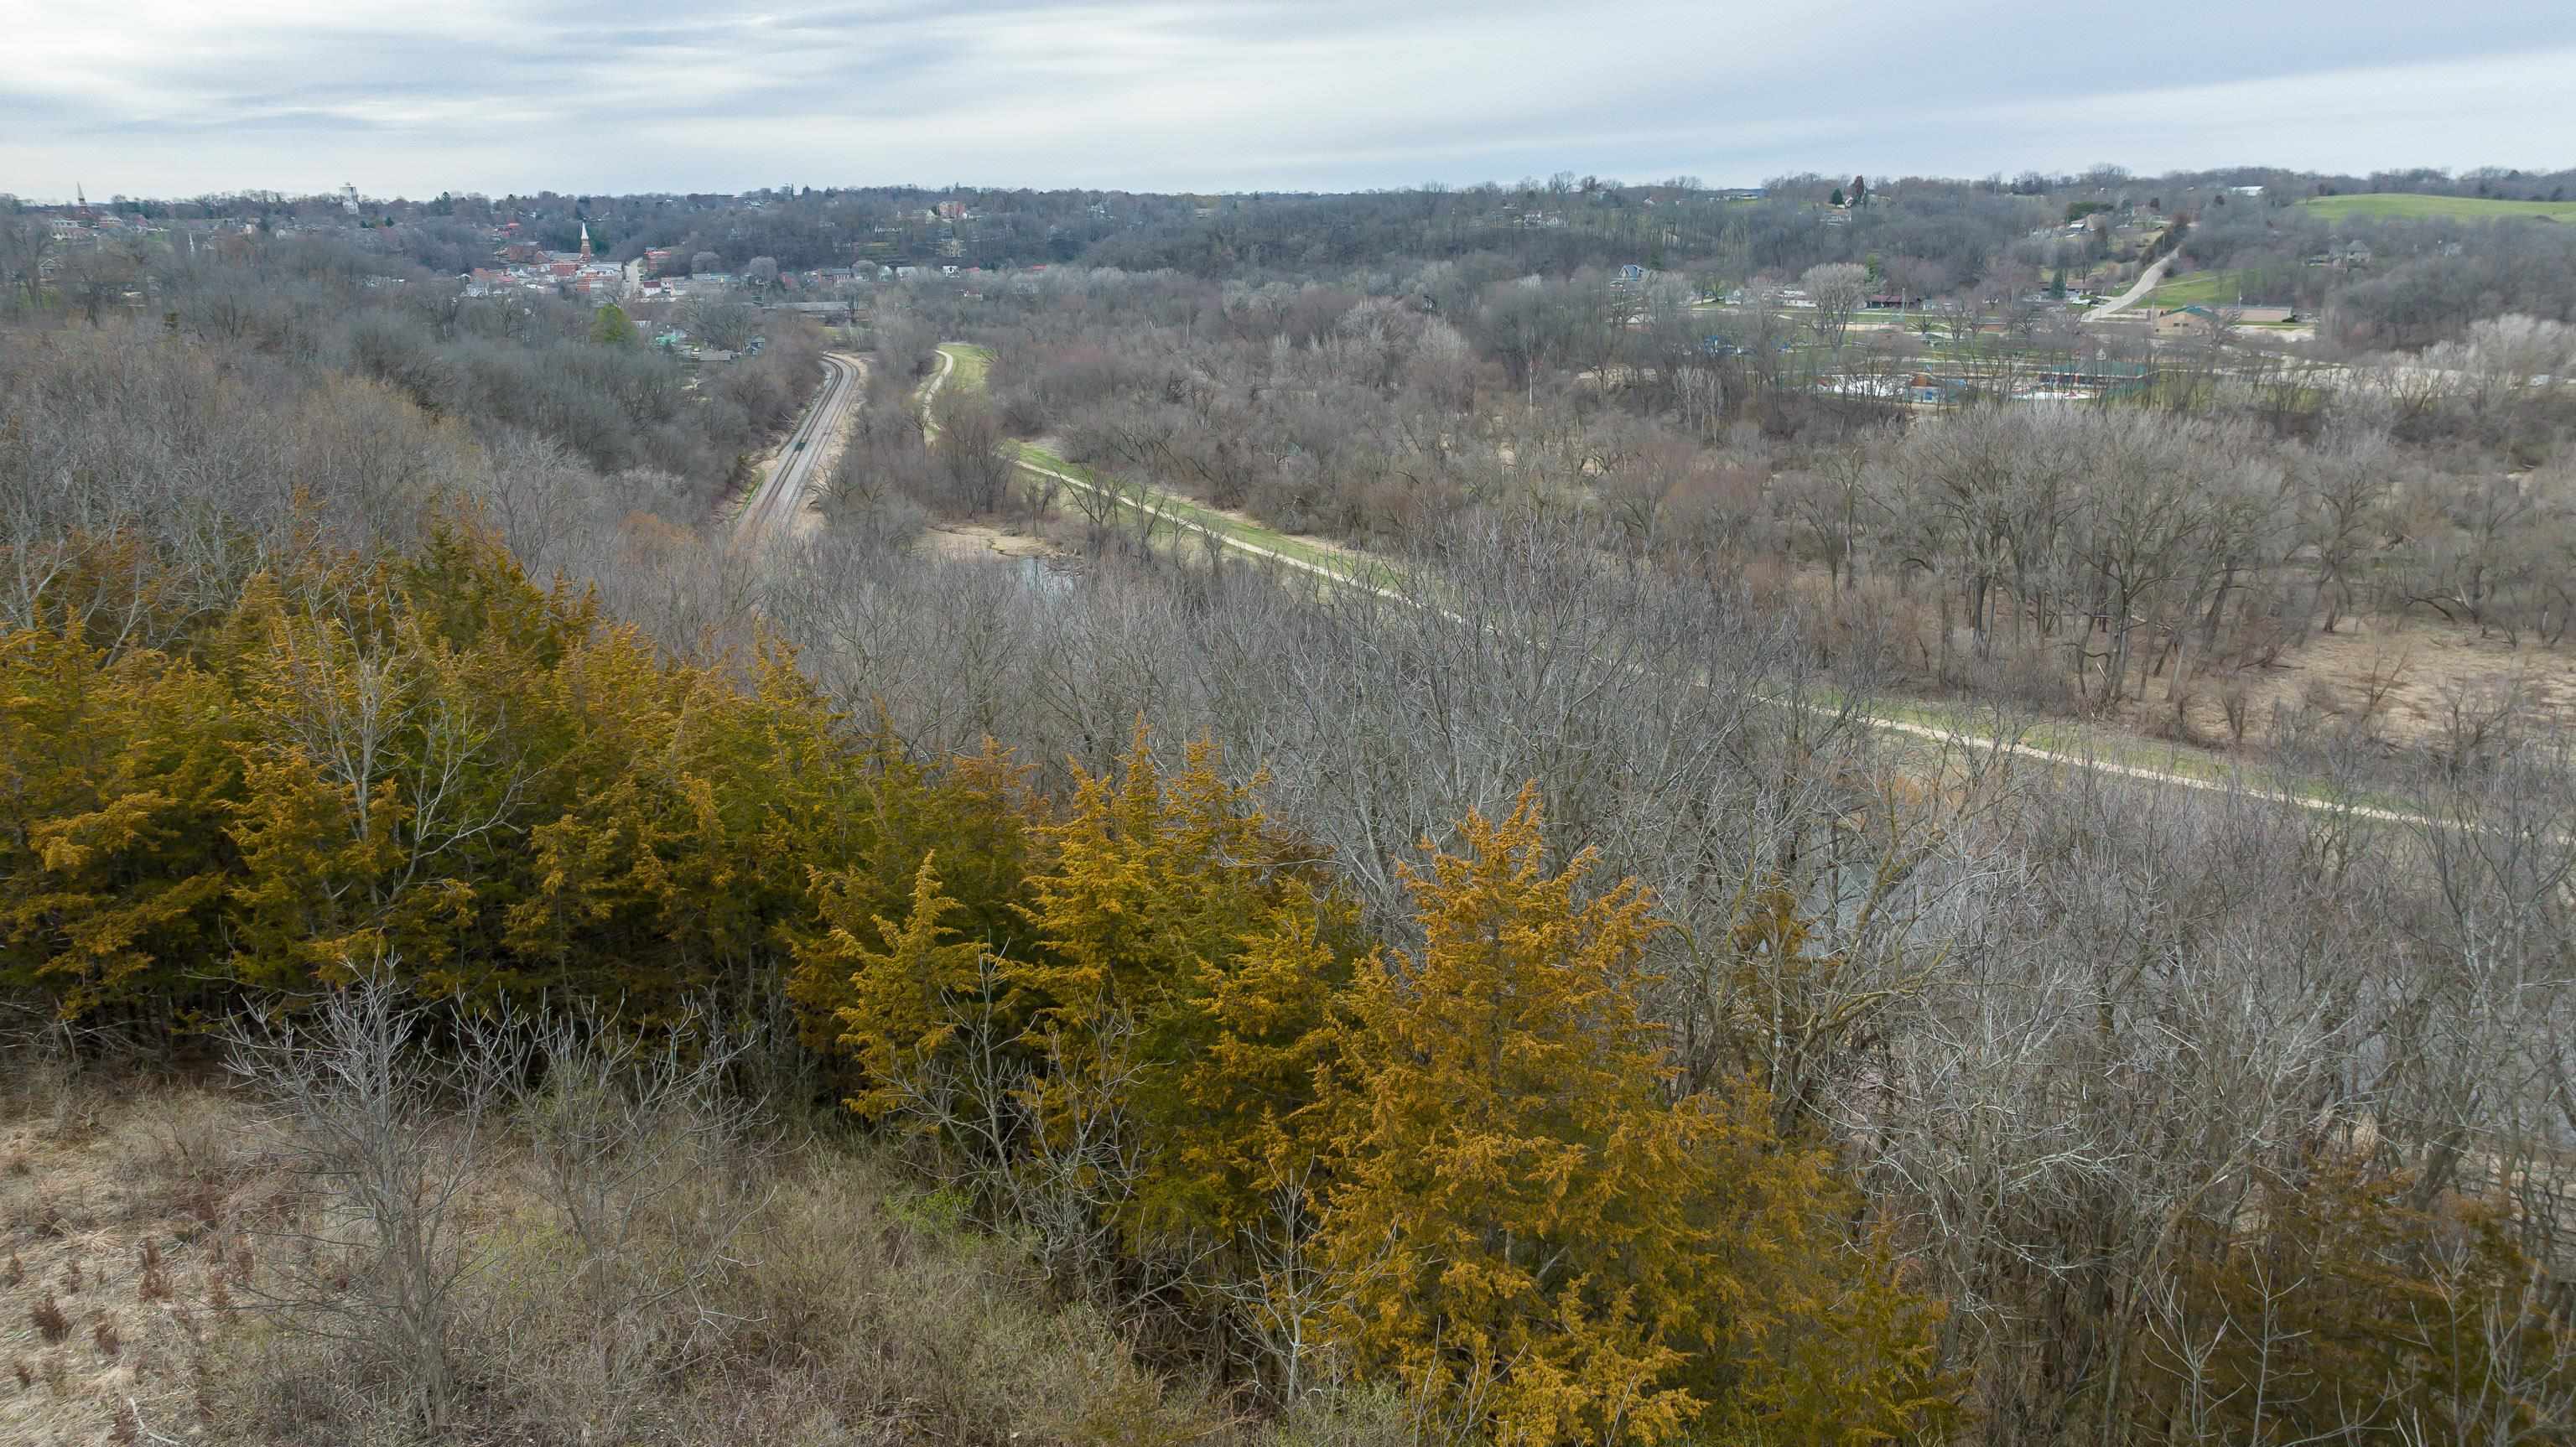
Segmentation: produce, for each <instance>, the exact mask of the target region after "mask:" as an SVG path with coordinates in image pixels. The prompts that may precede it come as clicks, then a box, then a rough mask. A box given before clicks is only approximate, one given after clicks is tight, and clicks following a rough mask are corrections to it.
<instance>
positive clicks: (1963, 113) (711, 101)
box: [0, 0, 2576, 196]
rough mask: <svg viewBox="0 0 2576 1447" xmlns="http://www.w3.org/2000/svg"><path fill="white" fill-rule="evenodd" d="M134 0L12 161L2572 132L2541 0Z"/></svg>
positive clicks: (2552, 161) (25, 74)
mask: <svg viewBox="0 0 2576 1447" xmlns="http://www.w3.org/2000/svg"><path fill="white" fill-rule="evenodd" d="M2086 8H2087V9H2088V10H2091V12H2092V13H2076V14H2052V13H2049V12H2046V11H2034V10H2032V9H2031V8H2030V7H2028V6H2026V5H2010V6H2007V5H2003V4H1999V3H1989V0H1961V3H1954V4H1952V5H1949V6H1939V7H1933V6H1921V5H1914V4H1905V3H1898V0H1817V3H1814V4H1810V5H1806V6H1800V7H1786V6H1777V5H1755V4H1751V3H1746V0H1717V3H1711V0H1697V3H1688V0H1629V3H1625V4H1622V5H1618V6H1579V7H1578V6H1569V5H1566V4H1563V3H1544V0H1481V3H1476V0H1422V3H1416V4H1411V5H1396V4H1388V3H1384V0H1155V3H1128V0H1094V3H1069V0H968V3H956V4H931V3H921V0H819V3H812V4H798V3H796V0H784V3H782V4H780V5H779V6H778V7H777V8H751V7H722V8H718V7H711V6H709V5H707V4H705V3H703V0H628V3H623V4H620V5H618V6H616V7H615V8H614V9H613V10H612V9H608V8H607V7H602V6H598V5H595V4H590V3H573V0H539V3H535V4H529V3H524V0H523V3H519V4H515V5H510V4H503V3H500V0H450V3H447V4H443V5H438V6H427V7H424V6H420V5H417V4H406V5H400V6H397V5H391V4H385V3H381V0H341V3H326V0H131V3H130V4H129V5H127V6H122V7H119V8H118V9H117V10H115V11H113V12H107V11H92V12H88V13H64V12H65V11H66V10H67V9H69V7H45V8H44V9H42V10H40V11H39V12H38V13H37V14H36V15H35V16H34V17H33V18H31V19H28V20H22V21H19V22H16V23H15V27H14V30H13V36H12V41H13V44H12V46H11V47H10V49H9V51H8V53H7V54H6V55H5V56H0V116H5V117H6V118H7V120H8V122H9V124H8V125H7V126H6V128H5V130H0V188H5V189H13V190H16V191H19V192H21V193H22V194H29V195H38V196H43V195H52V194H57V193H62V192H67V191H68V190H69V189H70V186H71V183H72V182H73V181H74V180H75V179H77V180H79V181H81V182H83V183H84V184H86V185H87V186H88V187H89V189H90V190H91V191H92V192H93V193H96V192H100V191H103V190H122V191H125V192H128V193H133V194H146V193H158V192H182V193H193V192H196V191H201V190H205V189H208V188H211V187H222V186H237V185H243V186H248V185H255V186H265V187H274V188H278V189H287V190H300V189H319V188H322V187H325V186H330V185H336V184H337V183H338V182H340V181H342V180H351V181H355V182H356V183H357V184H358V185H359V186H360V187H361V189H363V190H366V191H369V192H373V193H386V194H391V193H407V194H430V193H435V192H437V191H440V190H454V189H478V190H488V191H496V192H497V191H504V190H513V189H533V188H536V187H541V186H551V187H554V188H557V189H579V190H629V189H673V190H679V189H713V190H730V189H735V188H739V187H743V186H751V185H764V184H776V183H779V182H782V181H789V180H794V181H800V182H806V183H810V184H825V183H866V182H876V181H892V180H901V179H907V178H909V179H913V180H920V181H933V182H939V181H947V180H952V179H956V180H968V181H978V182H985V183H991V184H1007V185H1023V184H1025V185H1038V186H1051V185H1093V186H1127V187H1140V188H1143V187H1151V188H1161V189H1192V190H1212V189H1287V188H1335V189H1339V188H1351V187H1368V186H1390V185H1405V184H1411V183H1414V182H1419V181H1425V180H1443V181H1450V182H1468V181H1476V180H1483V179H1489V178H1490V179H1502V180H1509V179H1513V178H1516V177H1518V176H1522V175H1526V174H1539V173H1545V172H1549V171H1554V170H1557V169H1560V168H1570V169H1574V170H1578V171H1591V172H1598V173H1600V174H1605V175H1618V176H1625V177H1629V178H1632V179H1635V178H1650V177H1656V176H1663V175H1670V174H1676V173H1681V172H1688V173H1692V174H1697V175H1700V176H1703V177H1706V178H1708V179H1710V180H1712V181H1749V180H1756V179H1759V178H1760V177H1762V176H1764V175H1767V174H1774V173H1777V172H1780V171H1784V170H1798V169H1809V168H1812V169H1818V170H1827V171H1845V170H1851V171H1867V172H1871V173H1873V174H1905V173H1909V172H1910V173H1940V174H1968V175H1977V174H1984V173H1986V172H1990V171H2017V170H2020V169H2023V168H2025V167H2032V166H2036V167H2042V168H2048V169H2067V168H2074V167H2080V166H2082V165H2085V164H2088V163H2090V162H2093V161H2100V160H2114V161H2119V162H2122V163H2124V164H2128V165H2130V166H2133V167H2137V168H2141V169H2161V168H2165V167H2171V166H2204V165H2219V164H2230V163H2249V162H2268V163H2275V164H2283V165H2296V166H2311V167H2318V168H2327V169H2347V170H2366V169H2371V168H2374V167H2379V166H2393V165H2418V164H2434V165H2449V166H2465V165H2471V164H2479V163H2485V162H2495V163H2499V164H2523V165H2532V166H2557V165H2564V164H2567V163H2569V161H2571V160H2576V107H2571V106H2569V105H2568V104H2566V101H2567V99H2568V94H2569V90H2568V85H2567V83H2566V81H2565V80H2564V79H2563V77H2564V76H2565V75H2566V74H2567V73H2568V70H2567V66H2568V62H2569V61H2570V60H2576V14H2569V13H2559V12H2558V11H2557V10H2555V9H2552V10H2543V9H2541V8H2540V7H2534V6H2531V5H2529V4H2528V3H2527V0H2514V3H2506V0H2454V3H2450V4H2446V5H2443V6H2440V7H2418V6H2412V5H2401V4H2398V3H2395V0H2350V3H2345V4H2340V5H2328V4H2325V3H2322V0H2286V3H2273V4H2258V5H2247V4H2244V3H2243V0H2167V3H2166V4H2164V5H2162V6H2160V7H2147V8H2144V9H2140V8H2137V7H2125V6H2124V7H2118V8H2116V9H2113V8H2109V7H2103V8H2100V9H2094V8H2092V7H2086Z"/></svg>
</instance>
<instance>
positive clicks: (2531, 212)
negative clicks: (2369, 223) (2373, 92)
mask: <svg viewBox="0 0 2576 1447" xmlns="http://www.w3.org/2000/svg"><path fill="white" fill-rule="evenodd" d="M2299 204H2300V205H2301V206H2303V207H2305V208H2307V209H2308V210H2310V211H2314V212H2316V213H2317V214H2319V215H2321V216H2324V217H2325V218H2326V219H2328V220H2330V221H2341V220H2344V219H2345V218H2347V217H2352V216H2366V217H2371V218H2374V219H2378V218H2394V219H2400V220H2412V221H2423V220H2445V221H2502V220H2505V219H2508V218H2510V217H2516V216H2537V217H2539V218H2541V219H2542V220H2544V221H2576V201H2495V200H2489V199H2488V198H2486V197H2483V196H2418V195H2416V194H2414V193H2413V192H2409V191H2371V192H2365V193H2363V194H2361V195H2358V196H2316V197H2311V198H2310V199H2308V200H2305V201H2302V202H2300V203H2299Z"/></svg>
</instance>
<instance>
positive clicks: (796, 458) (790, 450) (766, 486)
mask: <svg viewBox="0 0 2576 1447" xmlns="http://www.w3.org/2000/svg"><path fill="white" fill-rule="evenodd" d="M823 370H824V373H825V378H824V382H823V390H822V392H821V394H820V395H818V396H817V397H815V399H814V405H813V406H811V407H808V408H806V409H805V417H804V420H802V421H800V422H798V423H797V424H796V430H795V431H793V432H791V433H789V434H787V444H786V446H785V447H784V448H783V449H782V450H781V451H780V452H779V455H778V465H777V466H776V467H773V468H771V469H770V470H769V476H768V477H767V478H766V479H765V480H763V481H762V483H761V484H760V486H759V487H757V488H754V489H753V490H752V494H751V500H750V501H749V502H746V503H744V504H743V507H742V511H741V512H740V513H738V514H736V515H735V517H734V524H733V530H734V536H736V537H738V538H741V539H743V540H745V541H747V542H754V543H760V542H766V541H767V540H769V539H770V538H772V537H775V536H776V535H777V534H778V531H779V530H780V529H781V528H783V527H785V526H786V525H787V523H788V521H789V520H790V519H792V518H794V517H795V516H796V510H797V509H798V508H800V507H802V506H804V504H805V494H806V492H807V491H808V490H809V489H810V488H811V487H812V485H813V481H814V469H815V467H816V465H817V464H819V463H820V462H821V461H822V454H823V440H824V439H825V438H827V437H831V436H834V435H836V434H837V433H838V432H839V431H840V428H841V421H842V418H843V417H844V416H845V415H846V414H847V413H848V411H849V406H850V400H851V399H852V398H853V397H855V396H856V395H857V394H858V382H859V364H858V363H857V362H856V361H854V360H852V359H850V358H848V357H842V356H837V355H834V354H831V353H825V354H824V357H823Z"/></svg>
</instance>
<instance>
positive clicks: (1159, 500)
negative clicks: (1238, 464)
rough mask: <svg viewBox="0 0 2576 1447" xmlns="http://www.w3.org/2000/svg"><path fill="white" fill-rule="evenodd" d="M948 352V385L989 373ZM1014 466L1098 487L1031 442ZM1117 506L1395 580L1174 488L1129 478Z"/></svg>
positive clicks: (957, 349)
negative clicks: (951, 365)
mask: <svg viewBox="0 0 2576 1447" xmlns="http://www.w3.org/2000/svg"><path fill="white" fill-rule="evenodd" d="M939 350H940V351H942V352H944V353H946V354H948V356H949V358H950V360H951V362H952V364H953V371H952V373H951V375H950V377H949V384H950V385H952V386H959V387H966V388H969V389H980V388H982V387H983V386H984V385H985V383H986V379H987V378H988V377H989V376H990V374H991V369H992V353H991V352H989V351H987V350H986V349H985V348H982V347H978V346H973V345H970V344H968V343H963V342H951V343H948V344H945V345H943V346H941V347H940V349H939ZM1016 445H1017V446H1018V448H1019V454H1020V465H1021V466H1022V467H1024V468H1026V469H1028V470H1030V471H1032V472H1036V473H1040V474H1043V475H1049V476H1052V477H1054V478H1055V479H1057V480H1058V481H1061V482H1064V483H1066V484H1069V485H1071V486H1075V487H1086V488H1101V487H1103V486H1104V484H1103V481H1102V479H1101V477H1100V475H1099V474H1098V473H1097V472H1095V471H1094V470H1092V469H1091V468H1088V467H1085V466H1083V465H1082V464H1080V463H1078V462H1074V461H1072V460H1070V459H1068V458H1065V457H1062V456H1059V455H1057V454H1056V453H1054V452H1050V451H1048V450H1047V449H1046V448H1043V447H1040V446H1038V445H1037V444H1036V443H1033V442H1022V443H1018V444H1016ZM1118 492H1119V493H1120V500H1119V505H1120V506H1121V507H1123V508H1126V509H1128V510H1130V511H1136V512H1151V513H1153V514H1155V515H1156V516H1158V517H1163V518H1168V519H1171V520H1172V521H1174V522H1175V523H1177V524H1178V525H1180V526H1181V527H1184V528H1186V529H1188V530H1190V531H1193V532H1199V533H1207V534H1213V535H1214V536H1216V537H1217V538H1219V539H1220V540H1222V541H1223V542H1225V543H1227V544H1229V545H1231V546H1234V547H1236V548H1238V549H1241V550H1243V551H1247V552H1251V553H1253V554H1255V555H1268V556H1272V557H1276V558H1279V559H1281V560H1283V561H1286V562H1289V563H1293V564H1296V565H1298V566H1299V567H1301V568H1304V569H1306V570H1309V571H1313V572H1319V573H1324V574H1328V575H1330V576H1332V577H1334V578H1338V579H1344V580H1348V581H1353V582H1369V583H1372V584H1375V585H1377V586H1390V585H1392V584H1393V583H1394V582H1395V581H1396V574H1395V571H1394V570H1393V569H1391V568H1389V567H1387V566H1386V565H1384V564H1383V563H1381V562H1380V561H1378V560H1376V559H1371V558H1362V557H1356V556H1354V555H1353V554H1352V553H1351V552H1349V551H1348V550H1345V549H1340V548H1334V547H1330V546H1327V545H1324V544H1320V543H1317V542H1314V541H1312V540H1310V539H1306V538H1301V537H1298V536H1296V535H1295V534H1293V533H1283V532H1280V531H1279V530H1277V529H1276V528H1268V527H1264V526H1262V525H1261V524H1259V523H1255V522H1249V521H1246V520H1245V519H1243V518H1239V517H1235V516H1233V515H1231V514H1229V513H1224V512H1220V511H1218V510H1216V509H1214V508H1211V507H1208V506H1206V505H1205V504H1203V503H1199V502H1196V501H1194V500H1192V499H1190V498H1188V497H1184V496H1182V495H1181V494H1179V493H1175V492H1168V491H1164V490H1162V489H1158V488H1149V487H1143V486H1140V485H1138V484H1135V483H1132V482H1129V483H1122V484H1121V485H1120V487H1119V488H1118Z"/></svg>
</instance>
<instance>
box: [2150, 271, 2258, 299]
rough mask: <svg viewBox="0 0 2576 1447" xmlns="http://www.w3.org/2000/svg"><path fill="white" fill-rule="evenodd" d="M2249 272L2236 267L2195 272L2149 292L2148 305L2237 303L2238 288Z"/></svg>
mask: <svg viewBox="0 0 2576 1447" xmlns="http://www.w3.org/2000/svg"><path fill="white" fill-rule="evenodd" d="M2246 275H2248V273H2246V272H2242V271H2232V270H2221V271H2195V272H2193V273H2192V274H2191V275H2189V276H2186V277H2183V278H2182V279H2180V280H2178V281H2169V282H2166V283H2165V284H2164V285H2162V286H2160V287H2157V288H2156V289H2155V290H2154V291H2151V292H2148V293H2147V301H2146V304H2147V305H2148V306H2152V307H2178V306H2234V305H2235V304H2236V291H2237V288H2238V287H2239V286H2240V285H2242V281H2241V278H2243V277H2245V276H2246Z"/></svg>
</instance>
